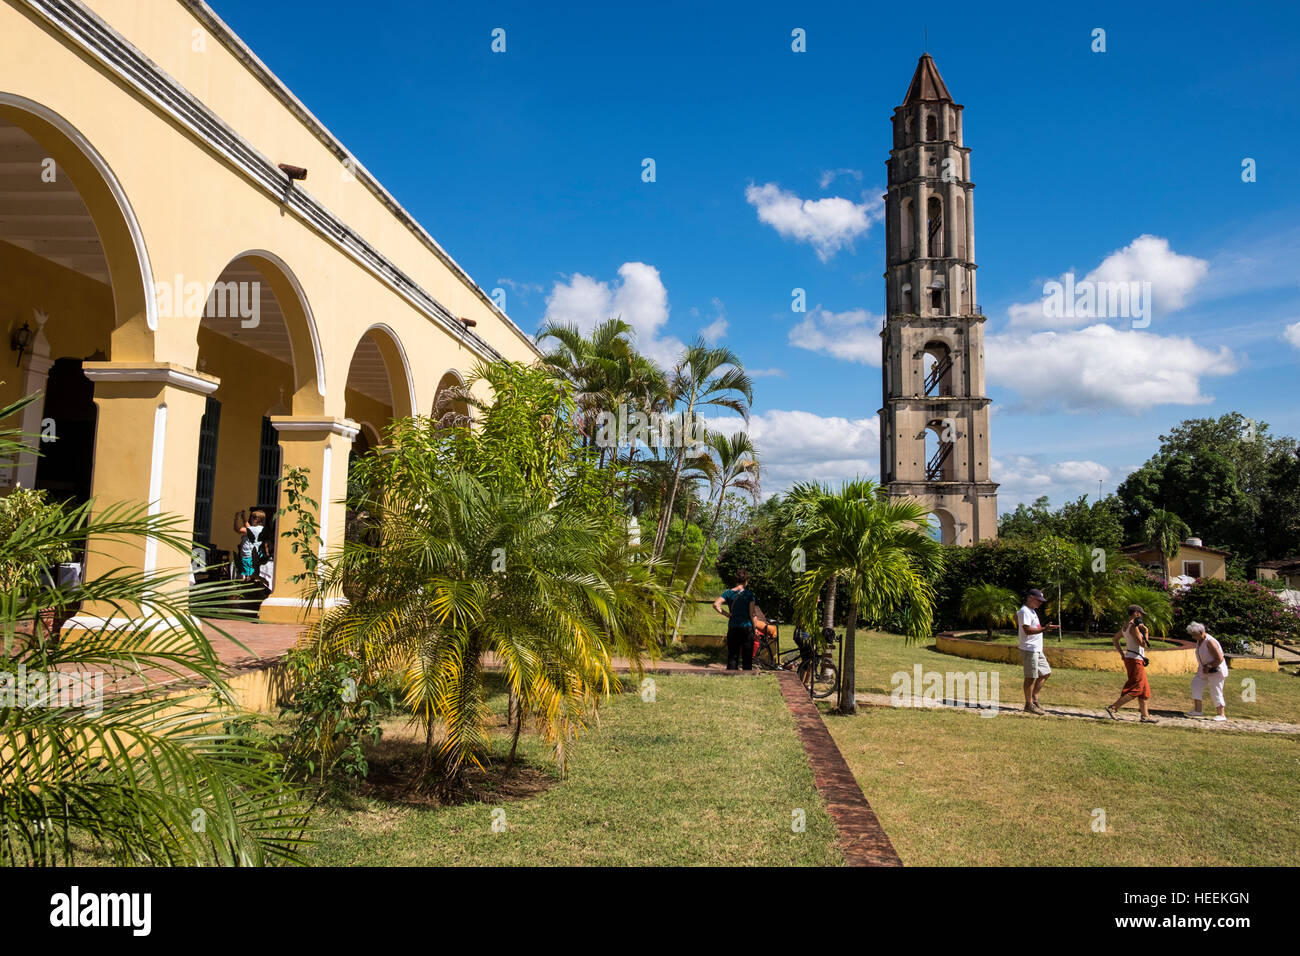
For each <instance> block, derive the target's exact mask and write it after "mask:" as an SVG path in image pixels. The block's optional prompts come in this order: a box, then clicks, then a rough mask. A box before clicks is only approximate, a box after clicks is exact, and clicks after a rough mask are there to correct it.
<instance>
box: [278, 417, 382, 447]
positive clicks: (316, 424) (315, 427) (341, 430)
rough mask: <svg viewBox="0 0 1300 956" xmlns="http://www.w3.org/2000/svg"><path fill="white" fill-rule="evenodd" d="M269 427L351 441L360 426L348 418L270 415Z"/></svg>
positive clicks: (279, 430) (282, 430) (281, 430)
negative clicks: (332, 436) (316, 433)
mask: <svg viewBox="0 0 1300 956" xmlns="http://www.w3.org/2000/svg"><path fill="white" fill-rule="evenodd" d="M271 427H272V428H274V429H275V430H276V431H278V432H322V433H325V434H331V435H339V436H341V437H343V438H346V439H348V440H349V441H352V440H353V439H355V438H356V437H357V434H358V433H359V432H360V431H361V426H360V425H359V424H357V423H356V422H354V421H353V420H352V419H350V418H319V417H314V416H307V415H272V416H271Z"/></svg>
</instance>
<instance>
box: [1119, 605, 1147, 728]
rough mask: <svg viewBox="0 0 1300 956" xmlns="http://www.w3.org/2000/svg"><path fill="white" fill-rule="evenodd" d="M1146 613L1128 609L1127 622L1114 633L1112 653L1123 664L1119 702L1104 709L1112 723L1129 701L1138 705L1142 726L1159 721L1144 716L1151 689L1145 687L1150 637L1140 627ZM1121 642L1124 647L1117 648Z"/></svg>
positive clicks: (1132, 608)
mask: <svg viewBox="0 0 1300 956" xmlns="http://www.w3.org/2000/svg"><path fill="white" fill-rule="evenodd" d="M1145 613H1146V612H1145V611H1143V610H1142V608H1141V607H1140V606H1139V605H1137V604H1130V605H1129V606H1128V621H1127V622H1126V623H1125V624H1124V626H1123V627H1122V628H1121V629H1120V630H1118V631H1116V632H1115V641H1114V642H1115V650H1116V651H1118V652H1119V656H1120V657H1121V658H1123V660H1124V673H1125V677H1126V680H1125V681H1124V689H1123V690H1121V691H1120V692H1119V700H1117V701H1115V703H1113V704H1111V705H1110V706H1109V707H1107V708H1106V713H1108V714H1110V716H1111V717H1113V718H1114V719H1115V720H1119V714H1118V713H1116V711H1118V710H1119V709H1120V708H1121V707H1123V706H1124V705H1125V704H1127V703H1128V702H1129V701H1130V700H1136V701H1137V702H1138V713H1139V714H1140V715H1141V718H1140V719H1141V722H1142V723H1144V724H1158V723H1159V722H1160V721H1158V720H1156V718H1154V717H1152V716H1151V715H1150V714H1149V713H1147V701H1148V700H1150V699H1151V685H1150V684H1149V683H1147V657H1146V653H1147V648H1148V647H1150V646H1151V641H1150V637H1149V635H1148V633H1147V627H1146V625H1145V624H1143V623H1142V615H1143V614H1145ZM1121 637H1123V638H1124V646H1123V647H1120V646H1119V640H1120V638H1121Z"/></svg>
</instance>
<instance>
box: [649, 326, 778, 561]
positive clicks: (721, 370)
mask: <svg viewBox="0 0 1300 956" xmlns="http://www.w3.org/2000/svg"><path fill="white" fill-rule="evenodd" d="M668 394H669V397H670V401H669V405H668V407H669V408H670V409H675V408H680V409H681V414H682V420H683V422H684V423H685V426H686V427H687V428H694V423H695V416H696V415H697V414H699V411H700V409H701V408H703V407H706V406H712V407H715V408H727V409H730V410H731V411H733V412H737V413H739V414H740V415H741V417H742V418H744V419H745V422H746V424H748V422H749V405H750V403H751V402H753V400H754V385H753V382H752V381H751V380H750V378H749V376H748V375H747V374H745V369H744V366H742V365H741V364H740V359H739V358H738V357H737V356H736V354H735V353H734V352H732V351H731V349H728V348H722V347H715V346H709V345H708V344H706V343H705V341H704V340H703V339H697V340H696V342H695V344H694V345H692V346H690V347H689V348H687V350H686V352H685V353H684V354H683V355H682V357H681V360H680V361H679V362H678V363H677V367H676V368H675V369H674V370H673V375H672V381H671V383H670V385H669V391H668ZM672 456H673V458H674V463H673V473H672V478H671V480H670V481H669V484H668V488H667V494H666V495H665V496H664V499H663V501H662V503H661V505H660V509H659V524H658V527H657V528H656V530H655V541H654V547H653V548H652V549H651V554H652V555H653V556H654V557H655V558H658V557H659V556H660V555H662V554H663V549H664V541H665V539H666V537H667V535H668V524H669V523H670V522H671V521H672V518H673V505H674V504H675V503H676V501H677V491H678V488H679V486H680V484H681V474H682V468H683V467H684V465H685V462H686V458H687V449H686V447H681V448H678V449H675V450H674V451H673V452H672Z"/></svg>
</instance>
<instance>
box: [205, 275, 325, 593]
mask: <svg viewBox="0 0 1300 956" xmlns="http://www.w3.org/2000/svg"><path fill="white" fill-rule="evenodd" d="M199 291H200V293H206V298H205V299H204V300H203V301H204V305H203V314H202V316H201V318H200V321H199V325H198V332H197V337H198V366H199V370H200V371H202V372H204V373H206V374H208V375H212V376H214V377H216V378H218V379H220V381H221V384H220V385H219V386H218V387H217V390H216V391H215V392H213V393H212V394H211V395H208V396H207V398H206V407H205V409H204V414H203V419H202V422H201V423H200V426H199V450H198V460H197V462H196V463H195V469H196V481H195V493H194V539H195V542H196V544H197V546H198V547H200V548H202V549H203V550H204V551H205V552H206V556H205V557H204V558H201V559H200V563H201V564H204V565H208V566H211V567H213V568H217V569H222V570H214V571H213V572H211V573H214V574H217V575H221V574H224V569H225V568H228V567H230V568H233V569H234V573H235V574H236V575H237V576H248V574H249V573H250V568H251V573H252V575H253V576H254V577H255V578H256V579H258V580H260V581H261V583H262V586H263V587H264V588H265V590H266V591H267V592H268V593H269V591H270V590H271V589H272V588H273V586H274V581H275V574H274V568H275V565H274V562H275V553H276V546H277V544H278V542H279V537H278V530H277V527H276V521H275V512H276V510H277V509H278V508H279V504H280V478H281V474H282V464H283V450H282V448H281V446H280V441H279V434H278V432H277V431H276V429H275V426H274V425H273V424H272V421H271V419H272V418H273V417H274V416H280V415H290V414H293V415H313V414H319V413H320V411H321V409H322V407H323V406H322V393H323V390H324V378H323V372H322V369H321V365H320V347H319V343H318V339H317V335H316V329H315V325H314V322H313V320H312V317H311V312H310V309H309V307H308V304H307V302H306V299H305V296H304V295H303V293H302V290H301V288H300V287H299V285H298V283H297V281H296V279H295V278H294V276H293V274H292V273H291V272H290V271H289V270H288V267H287V266H286V265H285V264H284V263H283V262H282V261H281V260H279V259H278V258H277V257H275V256H274V255H272V254H271V253H267V252H264V251H260V250H258V251H253V252H246V253H243V254H241V255H239V256H236V257H235V258H234V259H232V260H231V261H230V262H229V263H228V264H227V265H226V267H225V268H224V269H222V270H221V273H220V274H219V275H217V276H216V277H215V278H214V281H213V282H212V283H211V284H210V285H209V286H206V287H203V288H201V289H200V290H199ZM254 512H261V515H262V525H261V527H262V530H261V531H259V532H251V533H255V534H256V535H257V538H258V542H259V543H260V545H261V547H260V548H257V549H255V551H253V552H252V553H250V547H249V537H250V534H249V533H243V534H241V532H240V531H239V528H240V527H248V528H250V529H251V528H252V527H253V525H252V524H251V522H250V520H249V519H251V518H252V517H253V515H254ZM241 552H242V554H241ZM241 557H242V559H243V560H242V561H241Z"/></svg>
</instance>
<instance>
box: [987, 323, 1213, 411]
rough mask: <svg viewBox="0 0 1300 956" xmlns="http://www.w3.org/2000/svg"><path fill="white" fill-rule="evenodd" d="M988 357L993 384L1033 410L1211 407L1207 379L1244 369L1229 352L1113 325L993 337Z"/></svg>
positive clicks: (989, 345) (988, 344) (1178, 337)
mask: <svg viewBox="0 0 1300 956" xmlns="http://www.w3.org/2000/svg"><path fill="white" fill-rule="evenodd" d="M985 357H986V359H987V368H988V378H989V381H990V382H994V383H996V384H999V385H1003V386H1006V387H1007V388H1010V389H1013V390H1014V391H1015V392H1016V393H1017V394H1018V395H1019V396H1020V399H1021V401H1022V402H1023V403H1024V404H1025V405H1026V406H1028V407H1029V408H1030V409H1032V410H1041V409H1046V408H1055V407H1061V408H1065V409H1066V410H1069V411H1081V410H1088V409H1107V408H1119V409H1124V410H1126V411H1131V412H1139V411H1143V410H1145V409H1148V408H1151V407H1152V406H1154V405H1203V404H1206V403H1208V402H1210V401H1212V396H1208V395H1206V394H1204V393H1203V392H1202V391H1201V385H1202V379H1204V378H1208V377H1212V376H1221V375H1231V374H1232V373H1233V372H1235V371H1237V368H1238V360H1237V358H1236V356H1235V355H1233V353H1232V351H1231V350H1230V349H1229V348H1228V347H1227V346H1219V347H1218V348H1217V349H1209V348H1205V347H1204V346H1201V345H1198V344H1197V343H1196V342H1194V341H1192V340H1191V339H1189V338H1184V337H1180V336H1172V335H1153V334H1151V333H1149V332H1142V331H1137V330H1134V329H1116V328H1113V327H1111V326H1109V325H1093V326H1089V327H1088V328H1086V329H1076V330H1073V331H1064V332H1034V333H1030V334H1025V333H1022V332H1017V331H1009V332H1005V333H1002V334H1000V335H993V336H989V337H988V338H987V339H986V340H985Z"/></svg>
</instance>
